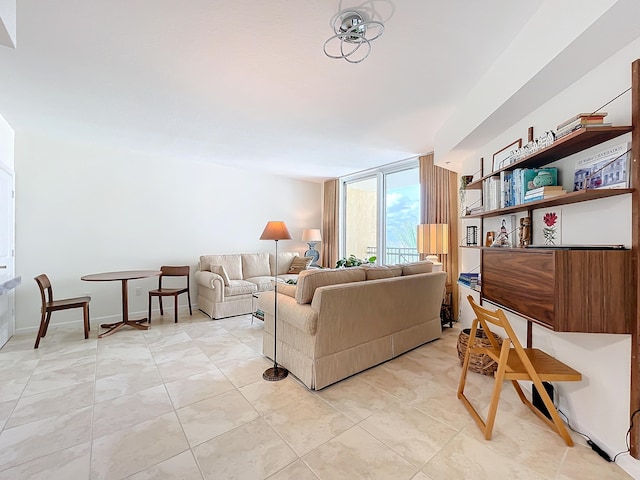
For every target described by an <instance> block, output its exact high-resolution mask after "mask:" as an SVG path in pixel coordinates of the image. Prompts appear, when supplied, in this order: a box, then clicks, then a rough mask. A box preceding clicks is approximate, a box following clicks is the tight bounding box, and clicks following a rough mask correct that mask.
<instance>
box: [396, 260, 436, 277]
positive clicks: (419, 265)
mask: <svg viewBox="0 0 640 480" xmlns="http://www.w3.org/2000/svg"><path fill="white" fill-rule="evenodd" d="M432 270H433V263H431V262H430V261H429V260H423V261H421V262H412V263H405V264H404V265H402V275H415V274H417V273H431V271H432Z"/></svg>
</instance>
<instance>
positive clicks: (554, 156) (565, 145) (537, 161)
mask: <svg viewBox="0 0 640 480" xmlns="http://www.w3.org/2000/svg"><path fill="white" fill-rule="evenodd" d="M631 130H632V127H631V126H621V127H586V128H581V129H579V130H576V131H575V132H573V133H570V134H569V135H567V136H565V137H562V138H561V139H560V140H557V141H556V142H554V143H553V144H552V145H549V146H548V147H546V148H543V149H542V150H538V151H537V152H536V153H534V154H533V155H529V156H528V157H525V158H523V159H522V160H519V161H517V162H514V163H512V164H510V165H507V166H506V167H503V168H501V169H500V170H496V171H494V172H491V173H490V174H489V175H485V176H484V177H482V178H480V179H478V180H475V181H473V182H471V183H470V184H469V185H467V190H480V189H482V181H483V180H486V179H487V178H489V177H492V176H494V175H499V174H500V172H501V171H503V170H514V169H516V168H539V167H542V166H544V165H548V164H549V163H552V162H555V161H556V160H560V159H561V158H565V157H568V156H569V155H573V154H574V153H578V152H582V151H583V150H586V149H587V148H591V147H594V146H596V145H599V144H601V143H603V142H606V141H608V140H611V139H613V138H616V137H619V136H620V135H624V134H625V133H629V132H631ZM531 203H533V202H531Z"/></svg>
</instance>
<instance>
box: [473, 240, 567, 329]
mask: <svg viewBox="0 0 640 480" xmlns="http://www.w3.org/2000/svg"><path fill="white" fill-rule="evenodd" d="M482 296H483V297H484V298H486V299H487V300H489V301H491V302H495V303H497V304H498V305H501V306H504V307H506V308H507V309H509V310H512V311H514V312H516V313H518V314H519V315H522V316H525V317H527V318H529V319H531V320H533V321H535V322H537V323H542V324H543V325H545V326H547V327H550V328H554V322H555V320H554V319H555V309H554V303H555V302H554V298H555V296H556V292H555V262H554V259H553V252H540V251H534V250H514V251H508V250H502V249H496V250H491V249H486V250H483V252H482Z"/></svg>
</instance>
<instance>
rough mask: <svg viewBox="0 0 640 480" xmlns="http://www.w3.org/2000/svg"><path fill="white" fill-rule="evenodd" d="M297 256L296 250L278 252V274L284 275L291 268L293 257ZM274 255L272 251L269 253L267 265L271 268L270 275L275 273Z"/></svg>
mask: <svg viewBox="0 0 640 480" xmlns="http://www.w3.org/2000/svg"><path fill="white" fill-rule="evenodd" d="M297 256H298V252H282V253H279V254H278V275H284V274H285V273H287V272H288V271H289V268H291V263H292V262H293V259H294V258H295V257H297ZM275 259H276V256H275V255H274V254H272V253H270V254H269V266H270V268H271V275H275V274H276V261H275Z"/></svg>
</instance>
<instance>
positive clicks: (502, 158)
mask: <svg viewBox="0 0 640 480" xmlns="http://www.w3.org/2000/svg"><path fill="white" fill-rule="evenodd" d="M520 147H522V139H521V138H519V139H518V140H516V141H515V142H512V143H510V144H509V145H507V146H506V147H504V148H501V149H500V150H498V151H497V152H496V153H494V154H493V163H492V166H491V171H492V172H495V171H496V170H500V169H501V168H503V167H506V166H507V165H509V163H511V162H510V161H509V159H510V158H511V151H512V150H515V149H516V148H520Z"/></svg>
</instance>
